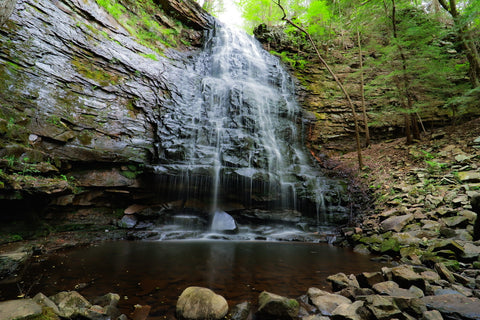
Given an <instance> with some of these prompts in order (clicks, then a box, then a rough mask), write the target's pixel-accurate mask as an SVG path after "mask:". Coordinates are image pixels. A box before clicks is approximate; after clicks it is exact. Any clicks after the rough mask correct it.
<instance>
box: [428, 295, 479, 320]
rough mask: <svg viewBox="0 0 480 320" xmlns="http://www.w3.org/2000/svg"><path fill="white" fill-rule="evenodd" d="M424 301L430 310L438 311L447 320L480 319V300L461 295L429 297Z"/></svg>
mask: <svg viewBox="0 0 480 320" xmlns="http://www.w3.org/2000/svg"><path fill="white" fill-rule="evenodd" d="M422 301H423V302H424V303H425V304H426V305H427V307H428V308H429V309H433V310H438V311H439V312H440V313H441V314H442V315H443V317H444V318H446V319H468V320H470V319H471V320H474V319H475V320H478V319H480V299H478V298H467V297H465V296H463V295H459V294H444V295H439V296H427V297H424V298H422Z"/></svg>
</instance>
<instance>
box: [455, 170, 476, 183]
mask: <svg viewBox="0 0 480 320" xmlns="http://www.w3.org/2000/svg"><path fill="white" fill-rule="evenodd" d="M458 179H459V180H460V181H461V182H480V172H478V171H461V172H459V173H458Z"/></svg>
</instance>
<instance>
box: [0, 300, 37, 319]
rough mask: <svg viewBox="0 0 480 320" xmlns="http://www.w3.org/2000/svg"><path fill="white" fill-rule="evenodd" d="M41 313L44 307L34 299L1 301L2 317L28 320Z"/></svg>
mask: <svg viewBox="0 0 480 320" xmlns="http://www.w3.org/2000/svg"><path fill="white" fill-rule="evenodd" d="M41 313H42V307H41V306H40V305H38V304H37V303H36V302H35V301H33V300H32V299H21V300H8V301H1V302H0V319H5V320H7V319H8V320H27V319H31V318H33V317H36V316H39V315H40V314H41Z"/></svg>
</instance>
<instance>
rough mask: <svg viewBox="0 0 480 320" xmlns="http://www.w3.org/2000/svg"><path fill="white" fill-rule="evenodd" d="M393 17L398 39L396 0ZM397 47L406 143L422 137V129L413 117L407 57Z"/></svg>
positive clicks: (393, 25) (393, 26) (400, 48)
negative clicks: (404, 101)
mask: <svg viewBox="0 0 480 320" xmlns="http://www.w3.org/2000/svg"><path fill="white" fill-rule="evenodd" d="M391 19H392V28H393V37H394V38H395V39H397V38H398V34H397V18H396V4H395V0H392V16H391ZM397 47H398V50H399V52H400V58H401V60H402V70H403V77H402V80H403V90H404V94H405V97H406V99H407V105H406V107H407V108H406V109H407V112H405V137H406V139H407V141H406V143H407V144H412V143H413V139H414V138H415V139H420V131H419V130H418V123H416V122H417V121H416V119H415V118H414V117H412V116H411V114H410V112H411V110H412V109H413V97H412V96H413V94H412V90H411V88H410V81H409V79H408V75H407V57H406V56H405V52H404V51H403V48H402V47H401V46H400V45H399V44H397ZM412 128H413V129H412Z"/></svg>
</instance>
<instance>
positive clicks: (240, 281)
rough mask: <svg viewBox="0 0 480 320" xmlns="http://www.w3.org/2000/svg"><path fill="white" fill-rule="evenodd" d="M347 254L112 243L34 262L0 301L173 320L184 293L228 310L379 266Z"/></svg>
mask: <svg viewBox="0 0 480 320" xmlns="http://www.w3.org/2000/svg"><path fill="white" fill-rule="evenodd" d="M370 258H371V257H369V256H365V255H361V254H356V253H354V252H352V251H351V250H349V249H344V248H338V247H334V246H331V245H328V244H320V243H296V242H267V241H220V240H195V241H192V240H183V241H115V242H105V243H100V244H95V245H92V246H87V247H79V248H73V249H68V250H64V251H60V252H56V253H54V254H52V255H48V256H39V257H36V258H35V259H34V261H33V262H32V263H31V264H30V265H29V267H28V268H27V270H26V272H25V274H24V276H23V278H22V280H21V282H19V283H16V284H9V285H0V300H5V299H13V298H15V297H16V296H17V295H18V294H19V292H20V291H24V292H26V291H28V295H29V296H33V295H35V294H36V293H37V292H42V293H44V294H46V295H52V294H55V293H57V292H59V291H63V290H77V291H79V292H80V293H81V294H82V295H84V296H85V297H86V298H87V299H92V298H94V297H96V296H98V295H103V294H105V293H108V292H115V293H118V294H120V296H121V300H120V303H119V307H120V311H121V312H123V313H125V314H127V315H128V314H130V313H131V312H132V311H133V306H134V305H135V304H141V305H150V306H151V307H152V309H151V312H150V317H149V319H151V320H157V319H174V311H175V304H176V301H177V298H178V296H179V295H180V294H181V292H182V291H183V290H184V289H185V288H186V287H188V286H203V287H208V288H210V289H212V290H214V291H215V292H216V293H218V294H220V295H223V296H224V297H225V298H226V299H227V301H228V303H229V305H230V307H232V306H234V305H235V304H237V303H240V302H243V301H251V302H253V303H255V302H256V300H257V297H258V294H259V293H260V292H262V291H263V290H266V291H270V292H273V293H276V294H280V295H284V296H288V297H291V298H296V297H298V296H300V295H302V294H305V293H306V291H307V289H308V288H309V287H312V286H315V287H318V288H320V289H324V290H329V289H330V286H329V285H328V283H327V282H326V278H327V276H329V275H331V274H335V273H338V272H344V273H346V274H350V273H353V274H357V273H359V272H363V271H376V270H379V269H380V268H381V267H382V266H383V265H382V264H380V263H376V262H373V261H371V260H370Z"/></svg>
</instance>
